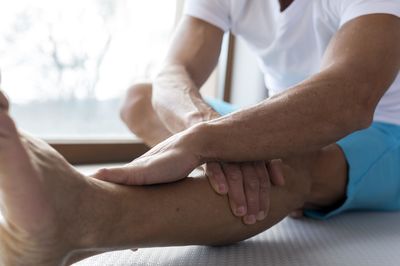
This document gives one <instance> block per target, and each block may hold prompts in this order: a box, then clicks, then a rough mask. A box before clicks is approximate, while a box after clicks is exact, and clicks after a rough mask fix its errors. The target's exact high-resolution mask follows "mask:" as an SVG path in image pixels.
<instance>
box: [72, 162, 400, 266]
mask: <svg viewBox="0 0 400 266" xmlns="http://www.w3.org/2000/svg"><path fill="white" fill-rule="evenodd" d="M79 169H80V170H81V171H82V172H83V173H93V171H94V169H96V168H95V166H84V167H79ZM133 226H134V225H133ZM95 265H115V266H127V265H132V266H133V265H135V266H167V265H172V266H187V265H189V266H200V265H207V266H244V265H249V266H261V265H263V266H264V265H271V266H274V265H279V266H289V265H290V266H294V265H296V266H333V265H335V266H336V265H338V266H347V265H348V266H358V265H360V266H361V265H362V266H375V265H379V266H400V212H393V213H385V212H382V213H377V212H358V213H357V212H352V213H347V214H343V215H340V216H338V217H334V218H332V219H329V220H327V221H318V220H312V219H308V218H303V219H299V220H295V219H291V218H286V219H284V220H283V221H282V222H280V223H279V224H277V225H275V226H274V227H272V228H271V229H269V230H266V231H265V232H263V233H261V234H259V235H257V236H254V237H253V238H250V239H248V240H246V241H243V242H241V243H238V244H235V245H230V246H224V247H204V246H186V247H168V248H146V249H139V250H138V251H136V252H132V251H130V250H126V251H115V252H108V253H104V254H101V255H98V256H94V257H92V258H89V259H86V260H83V261H81V262H79V263H76V264H74V266H95Z"/></svg>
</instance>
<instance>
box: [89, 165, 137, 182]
mask: <svg viewBox="0 0 400 266" xmlns="http://www.w3.org/2000/svg"><path fill="white" fill-rule="evenodd" d="M93 177H94V178H96V179H99V180H102V181H107V182H111V183H116V184H127V183H128V182H129V183H136V184H137V185H143V183H144V180H137V178H132V174H131V169H130V167H114V168H103V169H100V170H99V171H97V172H96V173H95V174H94V175H93ZM134 180H136V182H134ZM132 185H133V184H132Z"/></svg>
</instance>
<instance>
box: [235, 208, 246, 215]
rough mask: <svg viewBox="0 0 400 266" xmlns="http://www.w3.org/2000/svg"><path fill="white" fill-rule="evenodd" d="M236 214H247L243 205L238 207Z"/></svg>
mask: <svg viewBox="0 0 400 266" xmlns="http://www.w3.org/2000/svg"><path fill="white" fill-rule="evenodd" d="M236 214H237V215H239V216H241V215H245V214H246V209H245V208H244V207H243V206H240V207H238V208H237V209H236Z"/></svg>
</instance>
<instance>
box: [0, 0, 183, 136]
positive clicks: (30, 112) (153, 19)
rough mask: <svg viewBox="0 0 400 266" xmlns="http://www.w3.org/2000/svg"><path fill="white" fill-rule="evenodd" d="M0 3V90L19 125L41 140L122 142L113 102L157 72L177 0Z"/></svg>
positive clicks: (122, 130) (116, 104)
mask: <svg viewBox="0 0 400 266" xmlns="http://www.w3.org/2000/svg"><path fill="white" fill-rule="evenodd" d="M1 2H2V5H1V8H0V67H1V69H2V74H3V75H2V76H3V81H2V83H3V84H2V87H3V89H4V90H5V91H6V93H7V94H8V96H9V97H10V99H11V100H12V103H13V105H12V114H13V115H14V117H15V118H16V120H17V121H18V124H19V126H20V127H21V128H22V129H24V130H26V131H28V132H30V133H32V134H34V135H36V136H39V137H42V138H45V139H66V138H67V139H73V138H80V139H82V138H102V139H104V138H107V139H109V138H125V137H130V134H129V132H128V131H127V129H126V128H125V127H124V126H123V125H122V123H121V122H120V120H119V116H118V112H119V104H120V101H121V100H122V98H123V95H124V93H125V90H126V89H127V88H128V87H129V85H131V84H132V83H133V82H134V81H135V80H138V79H144V80H149V79H150V78H151V76H152V75H154V73H155V71H156V70H157V65H158V64H159V62H160V61H161V60H162V59H163V57H164V55H165V52H166V48H167V44H168V40H169V37H170V35H171V32H172V30H173V29H174V25H175V23H176V15H177V14H176V13H177V10H178V7H177V1H174V0H166V1H159V0H146V1H141V0H84V1H82V0H80V1H79V0H70V1H53V0H37V1H29V0H14V1H1ZM155 7H157V8H155ZM94 121H95V123H92V122H94Z"/></svg>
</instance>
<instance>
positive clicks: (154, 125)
mask: <svg viewBox="0 0 400 266" xmlns="http://www.w3.org/2000/svg"><path fill="white" fill-rule="evenodd" d="M151 94H152V85H151V83H139V84H135V85H133V86H132V87H131V88H130V89H129V90H128V92H127V94H126V98H125V102H124V104H123V106H122V108H121V118H122V120H123V121H124V122H125V124H126V125H127V127H128V128H129V129H130V130H131V131H132V132H133V133H134V134H135V135H136V136H138V137H139V138H141V139H142V140H143V141H144V142H145V143H146V144H147V145H149V146H151V147H152V146H155V145H156V144H158V143H159V142H161V141H163V140H165V139H167V138H168V137H170V136H171V133H170V132H169V131H168V129H167V128H166V127H165V126H164V125H163V123H162V122H161V120H160V118H159V117H158V115H157V114H156V112H155V111H154V109H153V106H152V104H151Z"/></svg>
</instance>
